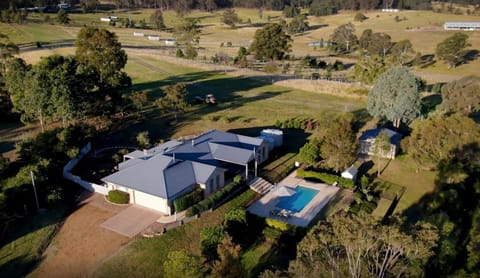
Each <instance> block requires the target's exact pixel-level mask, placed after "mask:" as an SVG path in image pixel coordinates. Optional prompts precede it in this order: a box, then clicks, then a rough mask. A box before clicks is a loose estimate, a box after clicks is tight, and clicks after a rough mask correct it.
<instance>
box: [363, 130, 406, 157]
mask: <svg viewBox="0 0 480 278" xmlns="http://www.w3.org/2000/svg"><path fill="white" fill-rule="evenodd" d="M382 131H383V132H386V133H387V134H388V137H390V144H391V145H390V146H391V147H390V150H389V151H388V152H386V153H384V154H382V155H380V156H381V157H385V158H391V159H395V155H396V154H397V153H398V150H399V149H400V141H401V140H402V135H401V134H400V133H398V132H395V131H393V130H390V129H388V128H376V129H369V130H367V131H365V132H364V133H363V134H362V136H361V137H360V151H359V152H360V153H361V154H368V155H375V154H374V153H373V145H374V144H375V139H376V138H377V136H378V135H379V134H380V133H381V132H382Z"/></svg>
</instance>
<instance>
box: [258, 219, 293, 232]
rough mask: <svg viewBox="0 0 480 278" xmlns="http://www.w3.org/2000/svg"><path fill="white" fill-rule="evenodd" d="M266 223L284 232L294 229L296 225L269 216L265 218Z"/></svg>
mask: <svg viewBox="0 0 480 278" xmlns="http://www.w3.org/2000/svg"><path fill="white" fill-rule="evenodd" d="M265 223H266V224H267V226H268V227H271V228H273V229H276V230H279V231H282V232H287V231H291V230H293V229H294V228H295V227H294V226H292V225H289V224H287V223H285V222H282V221H278V220H275V219H271V218H267V219H266V220H265Z"/></svg>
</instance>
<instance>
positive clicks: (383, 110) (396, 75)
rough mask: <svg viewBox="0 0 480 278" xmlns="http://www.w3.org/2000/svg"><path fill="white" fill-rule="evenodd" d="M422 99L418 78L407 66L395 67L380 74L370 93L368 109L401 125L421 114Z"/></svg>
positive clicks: (372, 113)
mask: <svg viewBox="0 0 480 278" xmlns="http://www.w3.org/2000/svg"><path fill="white" fill-rule="evenodd" d="M420 108H421V99H420V92H419V88H418V82H417V78H416V77H415V76H414V75H413V74H412V73H411V72H410V71H409V70H408V69H407V68H405V67H395V68H392V69H390V70H389V71H387V72H385V73H383V74H382V75H380V77H379V78H378V79H377V81H376V82H375V85H374V86H373V88H372V89H371V90H370V92H369V93H368V100H367V111H368V113H370V115H372V116H374V117H378V118H383V119H387V120H389V121H392V122H393V125H394V127H397V128H398V127H399V126H400V122H409V121H411V120H413V119H415V118H416V117H417V116H418V115H420Z"/></svg>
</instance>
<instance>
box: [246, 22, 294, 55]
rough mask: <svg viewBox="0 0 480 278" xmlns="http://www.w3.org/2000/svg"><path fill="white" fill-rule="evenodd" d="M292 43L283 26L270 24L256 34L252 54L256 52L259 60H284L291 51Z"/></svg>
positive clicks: (251, 46) (251, 49)
mask: <svg viewBox="0 0 480 278" xmlns="http://www.w3.org/2000/svg"><path fill="white" fill-rule="evenodd" d="M291 41H292V39H291V38H290V36H289V35H287V34H286V33H285V30H284V29H283V27H282V25H280V24H278V23H270V24H267V25H266V26H265V27H263V28H262V29H259V30H257V31H256V32H255V37H254V39H253V42H252V44H251V45H250V52H254V53H255V57H256V58H257V59H265V58H268V59H276V60H282V59H283V58H285V55H286V54H287V53H288V52H290V50H291V44H290V43H291Z"/></svg>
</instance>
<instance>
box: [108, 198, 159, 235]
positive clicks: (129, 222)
mask: <svg viewBox="0 0 480 278" xmlns="http://www.w3.org/2000/svg"><path fill="white" fill-rule="evenodd" d="M161 216H163V214H162V213H160V212H156V211H154V210H151V209H148V208H145V207H142V206H138V205H132V206H130V207H128V208H126V209H125V210H123V211H121V212H120V213H118V214H117V215H115V216H113V217H112V218H110V219H108V220H107V221H105V222H103V223H102V225H101V226H102V227H103V228H105V229H108V230H111V231H114V232H116V233H119V234H121V235H124V236H128V237H133V236H135V235H137V234H138V233H140V232H141V231H143V230H144V229H146V228H147V227H148V226H150V225H151V224H153V223H154V222H155V221H156V220H157V219H158V218H160V217H161Z"/></svg>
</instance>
